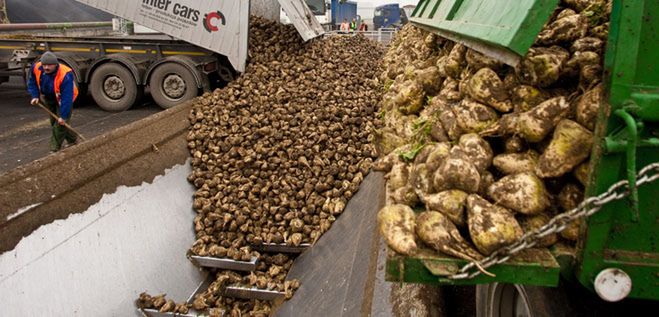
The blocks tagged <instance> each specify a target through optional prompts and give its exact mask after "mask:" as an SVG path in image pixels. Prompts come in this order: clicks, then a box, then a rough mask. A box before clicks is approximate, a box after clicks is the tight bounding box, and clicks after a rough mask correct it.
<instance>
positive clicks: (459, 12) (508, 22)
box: [410, 0, 558, 66]
mask: <svg viewBox="0 0 659 317" xmlns="http://www.w3.org/2000/svg"><path fill="white" fill-rule="evenodd" d="M557 4H558V0H421V1H420V2H419V4H418V5H417V6H416V8H415V9H414V12H412V18H411V19H410V21H411V22H412V23H414V24H415V25H417V26H419V27H421V28H424V29H426V30H428V31H430V32H433V33H436V34H439V35H441V36H443V37H446V38H449V39H451V40H454V41H456V42H460V43H463V44H464V45H466V46H468V47H471V48H472V49H475V50H477V51H480V52H481V53H484V54H486V55H489V56H491V57H494V58H496V59H498V60H500V61H502V62H504V63H506V64H508V65H511V66H515V65H517V63H518V62H519V61H520V59H521V56H524V55H526V52H527V51H528V49H529V48H530V47H531V45H532V44H533V42H534V40H535V38H536V36H537V35H538V33H539V32H540V30H542V27H543V26H544V24H545V23H546V22H547V21H548V20H549V17H550V16H551V14H552V12H553V11H554V9H555V8H556V5H557Z"/></svg>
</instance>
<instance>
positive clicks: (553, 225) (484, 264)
mask: <svg viewBox="0 0 659 317" xmlns="http://www.w3.org/2000/svg"><path fill="white" fill-rule="evenodd" d="M657 179H659V162H657V163H652V164H649V165H647V166H645V167H644V168H642V169H641V170H640V171H639V173H638V175H637V178H636V187H637V188H638V187H639V186H641V185H643V184H647V183H651V182H653V181H655V180H657ZM627 195H629V183H628V181H627V180H622V181H619V182H617V183H615V184H613V185H611V187H609V189H608V190H607V191H606V192H604V193H602V194H600V195H598V196H593V197H588V198H586V199H585V200H584V201H582V202H581V203H580V204H579V206H577V207H576V208H574V209H572V210H570V211H566V212H564V213H562V214H559V215H556V216H555V217H554V218H552V219H551V220H550V221H549V222H547V224H545V225H544V226H542V227H540V228H538V229H536V230H533V231H530V232H527V233H525V234H524V235H523V236H522V237H521V238H520V239H519V240H518V241H517V242H515V243H513V244H510V245H508V246H505V247H503V248H500V249H499V250H496V251H494V252H493V253H492V254H490V256H488V257H486V258H484V259H482V260H480V261H478V262H470V263H468V264H466V265H465V266H463V267H462V268H461V269H460V270H459V271H458V273H456V274H453V275H451V276H449V278H450V279H456V280H457V279H469V278H474V277H475V276H477V275H479V274H481V272H482V271H483V270H485V269H487V268H488V267H491V266H492V265H495V264H501V263H504V262H506V261H508V260H510V258H511V257H512V256H513V255H515V254H516V253H519V252H520V251H523V250H526V249H529V248H532V247H533V246H535V245H536V244H537V243H538V241H539V240H540V239H542V238H544V237H546V236H548V235H551V234H556V233H559V232H561V231H563V230H565V228H567V226H568V225H569V224H571V223H572V222H575V221H577V220H579V219H581V218H586V217H590V216H591V215H593V214H594V213H596V212H598V211H599V210H600V209H602V207H603V206H604V205H606V204H608V203H610V202H612V201H615V200H620V199H622V198H625V197H627ZM477 264H478V265H477Z"/></svg>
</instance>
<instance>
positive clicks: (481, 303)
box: [476, 283, 569, 317]
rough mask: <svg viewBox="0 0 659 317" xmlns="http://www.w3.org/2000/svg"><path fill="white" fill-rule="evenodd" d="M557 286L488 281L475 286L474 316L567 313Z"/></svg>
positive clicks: (547, 316)
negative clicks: (490, 282) (488, 282)
mask: <svg viewBox="0 0 659 317" xmlns="http://www.w3.org/2000/svg"><path fill="white" fill-rule="evenodd" d="M566 303H567V298H566V297H565V295H564V293H563V292H559V290H558V288H551V287H537V286H524V285H518V284H502V283H492V284H486V285H477V286H476V316H478V317H525V316H528V317H550V316H569V312H568V310H569V309H568V307H567V305H566Z"/></svg>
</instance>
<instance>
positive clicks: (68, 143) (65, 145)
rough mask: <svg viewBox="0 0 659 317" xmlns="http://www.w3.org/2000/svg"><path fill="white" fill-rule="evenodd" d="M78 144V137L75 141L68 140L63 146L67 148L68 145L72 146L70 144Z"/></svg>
mask: <svg viewBox="0 0 659 317" xmlns="http://www.w3.org/2000/svg"><path fill="white" fill-rule="evenodd" d="M76 144H78V140H77V139H76V140H75V141H73V142H69V141H66V144H64V146H63V147H64V148H65V149H66V148H68V147H70V146H74V145H76Z"/></svg>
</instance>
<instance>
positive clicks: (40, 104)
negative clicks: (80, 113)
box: [37, 101, 87, 141]
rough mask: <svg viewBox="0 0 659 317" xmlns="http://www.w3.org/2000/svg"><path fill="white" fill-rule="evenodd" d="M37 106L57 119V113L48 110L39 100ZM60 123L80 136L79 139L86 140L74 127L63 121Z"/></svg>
mask: <svg viewBox="0 0 659 317" xmlns="http://www.w3.org/2000/svg"><path fill="white" fill-rule="evenodd" d="M37 106H39V107H40V108H41V109H43V110H44V111H46V112H48V114H49V115H50V116H51V117H52V118H53V119H55V120H58V119H59V117H58V116H57V115H55V114H54V113H53V112H52V111H50V110H48V108H46V106H44V104H43V103H41V101H39V102H38V103H37ZM62 125H63V126H64V127H65V128H67V129H69V130H70V131H71V132H73V133H75V134H76V135H77V136H78V137H80V139H82V140H83V141H86V140H87V139H85V137H84V136H82V134H80V133H78V131H76V130H75V129H73V128H72V127H71V126H70V125H69V124H68V123H66V122H64V123H63V124H62Z"/></svg>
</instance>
